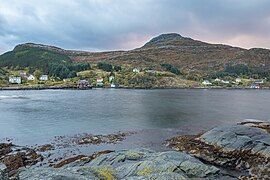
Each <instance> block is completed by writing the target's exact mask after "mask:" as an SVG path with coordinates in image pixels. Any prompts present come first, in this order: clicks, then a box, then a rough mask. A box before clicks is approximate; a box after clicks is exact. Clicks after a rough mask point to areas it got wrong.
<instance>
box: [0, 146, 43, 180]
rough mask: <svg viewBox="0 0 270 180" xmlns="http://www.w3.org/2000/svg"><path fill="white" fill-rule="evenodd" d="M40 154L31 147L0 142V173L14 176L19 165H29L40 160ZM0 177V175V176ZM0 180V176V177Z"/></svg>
mask: <svg viewBox="0 0 270 180" xmlns="http://www.w3.org/2000/svg"><path fill="white" fill-rule="evenodd" d="M42 159H43V158H42V156H41V155H39V154H37V153H36V151H34V150H33V149H30V148H27V147H22V146H16V145H13V144H12V143H1V144H0V173H1V174H3V173H4V174H5V175H6V174H8V176H14V175H16V174H17V170H18V169H19V168H21V167H30V166H32V165H35V164H36V163H37V162H40V161H42ZM0 177H1V176H0ZM0 180H1V178H0Z"/></svg>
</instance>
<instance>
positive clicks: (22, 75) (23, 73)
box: [20, 71, 27, 79]
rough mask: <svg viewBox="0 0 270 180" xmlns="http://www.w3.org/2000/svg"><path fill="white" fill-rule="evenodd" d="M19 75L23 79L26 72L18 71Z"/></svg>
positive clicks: (25, 77) (25, 76)
mask: <svg viewBox="0 0 270 180" xmlns="http://www.w3.org/2000/svg"><path fill="white" fill-rule="evenodd" d="M20 77H21V78H24V79H27V73H26V72H24V71H20Z"/></svg>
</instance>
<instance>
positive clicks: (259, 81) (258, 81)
mask: <svg viewBox="0 0 270 180" xmlns="http://www.w3.org/2000/svg"><path fill="white" fill-rule="evenodd" d="M254 83H255V84H263V83H264V80H263V79H262V80H256V81H254Z"/></svg>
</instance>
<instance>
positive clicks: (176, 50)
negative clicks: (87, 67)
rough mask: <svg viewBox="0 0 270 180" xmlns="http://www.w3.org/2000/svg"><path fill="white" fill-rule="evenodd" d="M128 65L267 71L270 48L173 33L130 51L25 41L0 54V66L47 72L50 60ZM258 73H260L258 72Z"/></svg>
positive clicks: (203, 72) (205, 73)
mask: <svg viewBox="0 0 270 180" xmlns="http://www.w3.org/2000/svg"><path fill="white" fill-rule="evenodd" d="M104 61H106V62H107V63H110V64H113V65H121V66H128V67H141V68H149V69H156V70H161V69H164V68H163V66H162V64H170V65H172V66H174V67H176V68H179V69H181V70H182V72H183V73H184V74H186V75H193V74H199V76H200V77H205V76H210V75H211V76H213V75H215V74H216V73H217V72H224V71H226V67H228V66H236V65H239V64H240V65H242V66H247V67H248V68H249V70H248V73H249V74H250V73H254V72H253V71H254V69H256V70H258V69H260V71H263V73H265V71H269V68H270V50H268V49H260V48H256V49H243V48H239V47H232V46H228V45H222V44H210V43H206V42H201V41H198V40H194V39H191V38H188V37H183V36H181V35H179V34H176V33H170V34H162V35H159V36H157V37H154V38H153V39H151V40H150V41H149V42H147V43H146V44H145V45H144V46H142V47H140V48H137V49H133V50H130V51H109V52H85V51H73V50H64V49H61V48H58V47H54V46H46V45H41V44H33V43H27V44H22V45H18V46H16V47H15V48H14V50H12V51H10V52H7V53H4V54H3V55H1V56H0V67H5V66H8V67H11V66H12V67H16V66H20V67H33V68H41V69H42V70H43V71H46V72H49V71H50V69H49V66H50V64H52V63H57V64H65V65H66V64H69V63H72V62H90V63H98V62H104ZM260 73H261V72H260Z"/></svg>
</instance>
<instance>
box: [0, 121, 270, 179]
mask: <svg viewBox="0 0 270 180" xmlns="http://www.w3.org/2000/svg"><path fill="white" fill-rule="evenodd" d="M239 131H241V132H242V134H241V135H238V134H237V133H238V132H239ZM224 132H226V133H224ZM254 133H255V134H258V137H260V138H259V139H258V137H257V136H254V137H253V136H252V135H253V134H254ZM269 133H270V124H269V123H267V122H264V121H243V122H240V123H237V124H231V125H220V126H216V127H214V128H211V129H210V130H208V131H206V132H203V133H196V134H193V133H192V134H191V135H188V134H182V135H181V134H175V135H174V136H173V137H172V138H168V139H166V140H164V141H163V142H164V143H162V144H163V145H164V146H165V147H167V148H168V150H164V151H156V150H153V149H152V148H151V149H148V148H147V149H145V148H143V147H141V148H134V147H130V148H127V149H126V148H121V149H117V148H112V147H110V146H108V147H106V149H102V150H99V151H94V152H92V153H85V152H83V151H78V152H77V153H75V152H74V151H70V153H64V156H62V157H61V156H57V155H60V154H59V153H60V151H61V149H62V148H64V149H65V148H68V149H70V147H69V146H74V147H79V146H82V147H83V146H85V148H90V147H91V146H98V145H102V144H121V142H123V143H125V142H124V140H125V139H126V138H128V137H132V135H136V134H137V132H126V133H123V132H118V133H116V134H108V135H93V134H83V135H82V136H74V137H71V138H70V137H69V138H68V139H66V137H62V136H60V137H59V139H58V142H59V143H60V144H55V143H52V144H44V145H41V146H32V147H24V146H17V145H14V144H12V142H10V143H0V147H1V148H2V149H3V150H2V154H1V156H2V157H1V161H0V165H2V169H0V175H2V176H3V177H16V176H17V177H20V178H19V179H25V177H31V176H32V175H34V176H38V177H39V176H42V177H43V176H44V173H43V170H45V172H47V173H48V174H47V175H46V177H47V176H48V177H50V176H51V174H53V173H54V174H58V173H60V174H61V172H62V171H65V170H66V168H74V170H76V171H74V172H72V173H71V174H68V176H67V177H69V176H70V177H74V175H76V172H77V170H78V169H80V168H82V169H85V168H86V167H87V168H88V169H87V173H86V174H83V175H84V176H85V177H88V178H89V177H90V176H88V175H89V174H91V173H92V172H93V170H95V169H96V168H98V169H101V171H102V172H103V170H104V169H102V168H104V167H109V168H110V169H111V170H112V171H110V173H111V174H112V177H115V179H122V177H129V176H130V177H133V176H136V177H142V178H146V177H148V176H149V175H155V173H156V170H157V169H158V171H157V172H160V171H159V170H162V172H163V173H164V174H163V175H165V176H164V177H166V178H167V179H170V178H169V177H170V175H181V176H183V177H185V178H184V179H188V178H191V177H193V178H194V177H198V178H207V177H209V178H214V179H216V178H217V179H218V178H232V179H237V178H238V179H245V178H259V179H260V178H266V179H267V178H269V174H268V173H269V165H270V164H269V163H268V162H270V161H268V160H270V159H269V158H270V156H269V152H270V151H269V149H268V148H269ZM242 136H243V137H244V138H242ZM232 137H234V141H231V138H232ZM247 138H248V139H249V144H251V146H247V144H246V143H247V141H246V140H247ZM66 140H67V141H66ZM223 142H227V143H223ZM18 149H19V151H18ZM59 150H60V151H59ZM55 155H56V156H55ZM112 157H113V158H112ZM164 158H165V159H166V162H165V161H164V160H165V159H164ZM187 159H188V161H187ZM265 160H266V161H265ZM167 161H169V163H168V164H166V163H167ZM130 163H132V164H134V165H136V164H138V163H139V164H141V165H142V166H143V168H142V169H141V168H139V169H137V168H135V169H133V167H134V166H130ZM175 163H179V164H180V165H179V166H175V165H174V164H175ZM186 163H187V164H186ZM164 164H166V167H172V168H164ZM258 165H259V168H258ZM118 167H125V168H124V169H122V168H118ZM135 167H137V166H135ZM202 167H203V168H202ZM178 168H180V169H181V168H182V169H183V170H184V171H177V170H176V169H178ZM198 168H199V169H198ZM130 169H131V170H133V171H134V172H136V173H135V174H134V175H132V176H131V175H130V174H127V175H124V176H122V171H121V170H124V171H126V170H128V172H133V171H131V170H130ZM170 169H172V170H170ZM187 169H188V170H187ZM69 170H72V169H69ZM105 170H106V172H107V169H105ZM105 170H104V171H105ZM185 170H186V171H185ZM189 170H190V171H189ZM191 170H192V171H191ZM1 171H2V172H1ZM137 171H138V172H137ZM197 171H198V172H197ZM204 171H205V173H203V174H201V173H202V172H204ZM210 171H211V172H212V173H209V172H210ZM141 172H144V173H141ZM182 172H185V173H184V174H183V173H182ZM191 172H192V173H191ZM177 173H180V174H177ZM190 173H191V174H190ZM193 173H194V174H193ZM29 174H30V175H29ZM101 174H103V173H101ZM106 174H107V173H106ZM103 175H104V174H103ZM84 176H83V177H84ZM92 176H94V177H96V176H97V174H96V173H94V174H91V177H92ZM0 177H1V176H0ZM98 177H99V176H98ZM102 177H103V176H102ZM104 177H105V176H104ZM0 179H1V178H0ZM101 179H102V178H101ZM103 179H104V178H103Z"/></svg>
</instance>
